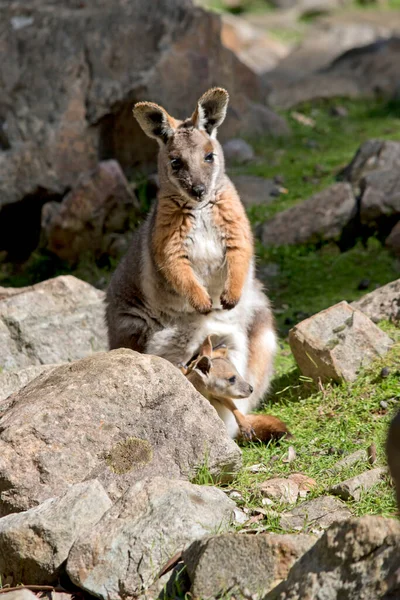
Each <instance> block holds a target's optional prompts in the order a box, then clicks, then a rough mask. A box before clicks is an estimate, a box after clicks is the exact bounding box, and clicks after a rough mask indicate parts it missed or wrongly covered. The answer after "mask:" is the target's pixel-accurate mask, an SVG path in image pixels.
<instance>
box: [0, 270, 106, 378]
mask: <svg viewBox="0 0 400 600" xmlns="http://www.w3.org/2000/svg"><path fill="white" fill-rule="evenodd" d="M103 300H104V292H101V291H99V290H96V289H95V288H93V287H92V286H91V285H89V284H88V283H85V282H84V281H80V280H79V279H76V278H75V277H72V276H71V275H63V276H60V277H56V278H54V279H49V280H47V281H43V282H42V283H38V284H36V285H33V286H31V287H28V288H22V289H21V290H18V289H17V290H16V291H15V294H14V293H12V292H11V293H10V294H8V295H6V296H5V297H4V296H1V295H0V367H1V368H3V369H5V370H10V369H22V368H25V367H28V366H30V365H43V364H54V363H60V362H66V361H71V360H76V359H78V358H82V357H84V356H87V355H88V354H92V353H93V352H96V351H98V350H105V349H106V348H107V340H106V328H105V324H104V301H103Z"/></svg>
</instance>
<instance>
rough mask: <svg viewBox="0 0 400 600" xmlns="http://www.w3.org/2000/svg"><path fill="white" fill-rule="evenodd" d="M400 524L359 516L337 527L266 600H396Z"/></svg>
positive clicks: (336, 524) (398, 585) (399, 585)
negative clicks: (391, 599) (386, 599)
mask: <svg viewBox="0 0 400 600" xmlns="http://www.w3.org/2000/svg"><path fill="white" fill-rule="evenodd" d="M399 547H400V523H399V522H398V521H396V520H394V519H384V518H382V517H371V516H368V517H362V518H360V519H351V520H349V521H347V522H344V523H335V524H334V525H332V527H330V528H329V529H328V531H326V532H325V533H324V535H323V536H322V537H321V539H319V540H318V541H317V543H316V544H315V545H314V546H313V547H312V548H311V549H310V550H309V551H308V552H306V553H305V554H304V555H303V556H302V558H300V560H299V561H298V562H297V563H295V565H294V566H293V567H292V569H291V570H290V572H289V575H288V578H287V580H286V581H284V582H283V583H281V584H280V585H279V586H277V587H276V588H275V589H274V590H272V591H271V592H270V593H269V594H267V595H266V596H265V598H264V600H306V599H308V598H310V599H311V598H312V599H313V600H336V599H337V598H346V599H347V600H359V599H360V597H362V598H363V600H377V598H382V599H383V598H388V599H389V598H397V597H398V595H399V590H400V579H399Z"/></svg>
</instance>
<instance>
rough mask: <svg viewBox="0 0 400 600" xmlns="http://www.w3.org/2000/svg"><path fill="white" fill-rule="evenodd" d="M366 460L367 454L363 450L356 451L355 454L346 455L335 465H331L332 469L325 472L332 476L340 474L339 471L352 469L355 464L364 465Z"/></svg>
mask: <svg viewBox="0 0 400 600" xmlns="http://www.w3.org/2000/svg"><path fill="white" fill-rule="evenodd" d="M367 460H368V454H367V452H366V451H365V450H356V452H352V453H351V454H348V455H347V456H345V457H344V458H342V459H341V460H339V461H338V462H337V463H335V464H334V465H332V467H329V469H327V472H329V473H332V474H334V473H340V471H343V469H347V468H349V467H352V466H353V465H355V464H357V463H365V462H367Z"/></svg>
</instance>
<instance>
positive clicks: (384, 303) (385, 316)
mask: <svg viewBox="0 0 400 600" xmlns="http://www.w3.org/2000/svg"><path fill="white" fill-rule="evenodd" d="M351 306H352V307H353V308H356V309H358V310H361V312H363V313H364V314H366V315H367V317H369V318H370V319H371V320H372V321H373V322H374V323H379V321H384V320H386V321H393V322H395V323H396V322H398V321H400V279H397V280H396V281H392V282H391V283H388V284H386V285H384V286H382V287H380V288H378V289H376V290H374V291H373V292H370V293H369V294H366V295H365V296H362V298H360V300H356V301H355V302H352V303H351Z"/></svg>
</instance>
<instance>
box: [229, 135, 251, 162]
mask: <svg viewBox="0 0 400 600" xmlns="http://www.w3.org/2000/svg"><path fill="white" fill-rule="evenodd" d="M223 150H224V156H225V161H226V162H227V163H228V164H239V165H243V164H245V163H247V162H250V161H251V160H253V158H254V150H253V148H252V147H251V146H250V144H248V143H247V142H245V141H244V140H241V139H240V138H235V139H233V140H228V141H227V142H225V144H224V145H223Z"/></svg>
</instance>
